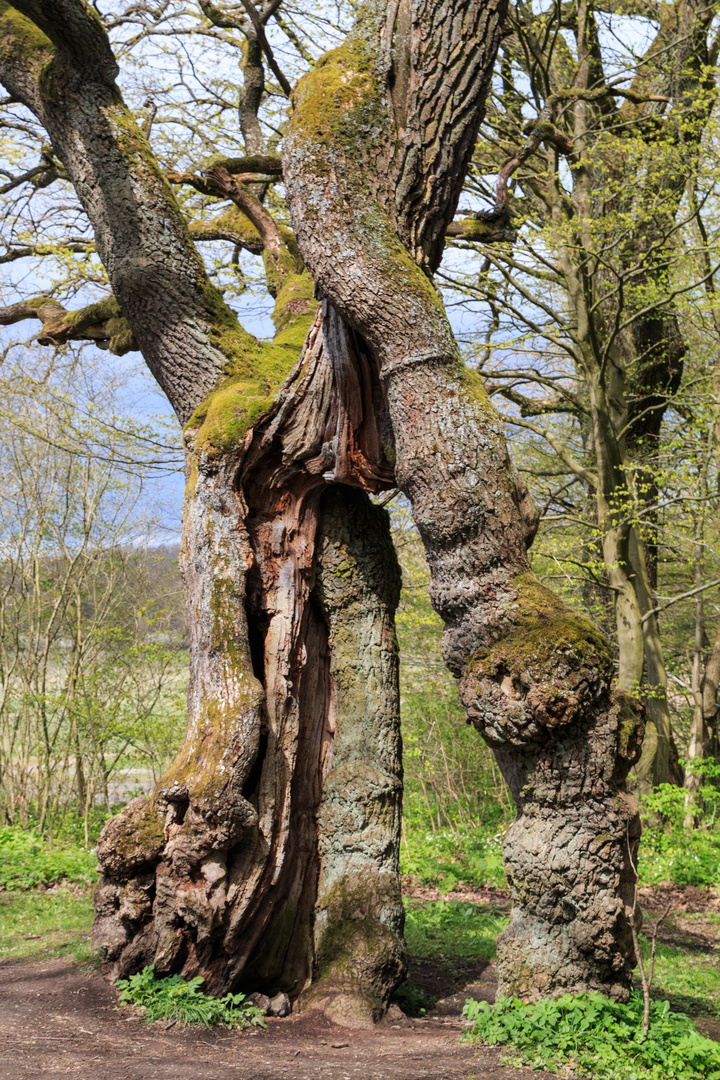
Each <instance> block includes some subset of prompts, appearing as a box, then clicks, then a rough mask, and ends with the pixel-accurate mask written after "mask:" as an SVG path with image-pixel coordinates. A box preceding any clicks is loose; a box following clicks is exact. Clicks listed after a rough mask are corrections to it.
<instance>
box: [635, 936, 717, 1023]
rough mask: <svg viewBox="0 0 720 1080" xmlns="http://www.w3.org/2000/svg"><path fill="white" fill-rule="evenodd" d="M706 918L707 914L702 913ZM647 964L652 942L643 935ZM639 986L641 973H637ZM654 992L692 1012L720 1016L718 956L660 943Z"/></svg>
mask: <svg viewBox="0 0 720 1080" xmlns="http://www.w3.org/2000/svg"><path fill="white" fill-rule="evenodd" d="M699 917H701V918H703V919H704V920H706V921H707V918H708V916H707V915H703V916H699ZM716 918H718V919H720V916H716ZM640 951H641V953H642V956H643V960H644V961H645V966H646V969H647V965H648V963H649V960H650V943H649V942H648V941H646V940H645V939H644V938H642V937H641V938H640ZM635 979H636V983H637V986H638V987H639V985H640V984H639V977H638V976H637V973H636V975H635ZM652 996H653V997H654V998H657V999H659V1000H662V1001H668V1002H669V1003H670V1005H671V1006H672V1008H673V1009H676V1010H679V1011H681V1012H685V1013H689V1014H690V1015H691V1016H720V964H719V963H718V956H717V954H716V955H715V956H713V955H708V954H707V953H702V952H696V951H695V950H691V949H683V948H678V947H675V946H672V945H664V944H661V943H658V946H657V951H656V953H655V971H654V974H653V985H652Z"/></svg>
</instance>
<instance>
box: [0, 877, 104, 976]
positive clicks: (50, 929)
mask: <svg viewBox="0 0 720 1080" xmlns="http://www.w3.org/2000/svg"><path fill="white" fill-rule="evenodd" d="M92 920H93V907H92V904H91V902H90V896H89V894H78V892H77V890H75V889H71V888H58V889H57V890H55V891H53V892H45V893H40V892H37V893H36V892H24V893H4V894H2V895H0V958H2V959H3V960H37V959H43V960H46V959H51V958H57V957H62V958H63V959H67V960H77V961H82V962H88V961H92V960H93V959H94V953H93V950H92V947H91V945H90V927H91V926H92Z"/></svg>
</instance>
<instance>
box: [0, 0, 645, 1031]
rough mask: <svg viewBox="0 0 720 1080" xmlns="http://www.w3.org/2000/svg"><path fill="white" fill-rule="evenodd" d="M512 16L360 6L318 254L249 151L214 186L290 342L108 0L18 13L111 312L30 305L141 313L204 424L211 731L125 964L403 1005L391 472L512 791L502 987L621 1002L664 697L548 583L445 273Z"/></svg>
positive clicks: (476, 712) (202, 593) (318, 186)
mask: <svg viewBox="0 0 720 1080" xmlns="http://www.w3.org/2000/svg"><path fill="white" fill-rule="evenodd" d="M19 13H22V14H19ZM504 13H505V3H504V0H390V2H385V0H369V2H367V3H366V4H364V5H362V6H361V8H360V10H359V13H358V18H357V24H356V27H355V29H354V31H353V32H352V34H351V35H350V37H349V38H348V40H347V42H346V43H345V44H344V45H343V46H342V47H341V48H340V49H338V50H335V51H334V52H332V53H330V54H328V55H327V56H326V57H324V58H323V59H322V60H321V61H320V62H318V64H317V65H316V67H315V69H314V70H313V71H312V72H311V73H310V74H309V75H307V76H306V77H305V78H303V79H302V80H301V81H300V83H299V84H298V86H297V87H296V89H295V91H294V94H293V113H292V116H291V119H290V127H289V132H288V135H287V138H286V141H285V146H284V156H283V167H284V179H285V184H286V190H287V196H288V203H289V206H290V210H291V215H292V221H293V226H294V231H295V238H296V241H297V247H296V244H295V239H293V238H291V237H289V235H288V230H285V231H284V232H283V231H282V230H281V229H280V228H279V227H278V226H277V225H276V224H275V223H274V222H273V220H272V218H271V216H270V215H269V214H268V212H267V211H266V209H265V208H264V207H263V206H262V205H261V204H260V203H259V202H258V201H257V200H256V199H255V198H254V196H251V195H249V193H248V192H247V191H242V190H241V189H240V186H239V184H238V183H236V182H235V181H233V179H232V177H231V176H230V174H229V173H228V172H225V171H224V170H223V169H221V168H214V169H212V170H209V171H208V172H207V173H206V174H205V180H204V181H201V180H200V179H199V178H194V179H193V183H196V184H197V183H204V184H206V185H207V186H208V188H209V189H210V190H211V191H215V192H217V191H220V192H221V193H222V195H223V197H225V198H230V199H232V200H233V201H234V202H235V203H236V205H237V206H238V207H240V208H241V210H242V213H244V214H245V216H246V218H247V221H246V222H245V224H244V225H243V229H244V230H245V232H244V233H243V235H244V236H246V237H249V238H250V239H248V240H247V243H248V244H250V243H252V244H254V245H256V246H257V250H260V251H262V250H264V252H265V256H266V260H267V264H268V266H269V274H268V277H269V279H272V281H273V282H274V284H273V285H272V290H273V295H275V296H276V305H275V313H274V319H275V325H276V328H277V334H276V337H275V339H274V341H273V342H272V343H268V344H265V345H263V344H261V343H258V342H257V341H256V340H255V339H254V338H252V337H251V335H249V334H247V333H246V332H245V331H244V330H243V329H242V327H240V326H239V325H238V323H237V319H236V318H235V316H234V313H233V312H232V311H230V309H228V308H227V307H226V306H225V305H224V304H223V301H222V298H221V297H220V296H219V294H218V293H217V291H216V290H214V288H213V286H212V285H211V283H210V282H209V280H208V278H207V274H206V272H205V269H204V266H203V264H202V261H201V260H200V259H199V257H198V256H197V253H196V252H195V250H194V248H193V246H192V243H191V240H190V238H189V235H188V230H187V228H186V226H185V224H184V222H183V220H182V216H181V215H180V213H179V211H178V208H177V205H176V204H175V201H174V199H173V196H172V192H171V189H170V188H169V186H168V183H167V181H166V178H165V177H163V175H162V173H161V172H160V170H159V168H158V166H157V163H156V162H155V160H154V158H153V156H152V151H151V150H150V148H149V146H148V145H147V141H146V140H145V139H144V137H143V135H142V133H141V132H140V131H139V130H138V128H137V126H136V125H135V122H134V120H133V118H132V116H131V115H130V114H129V112H128V111H127V110H126V108H125V106H124V105H123V103H122V99H121V97H120V94H119V91H118V90H117V87H116V86H115V83H114V79H115V77H116V74H117V65H116V63H115V60H114V58H113V56H112V53H111V51H110V48H109V45H108V42H107V38H106V36H105V34H104V30H103V28H102V25H101V23H100V21H99V20H98V18H97V17H96V16H95V15H94V13H92V11H91V9H90V8H89V7H88V6H87V4H86V3H85V2H84V0H53V2H52V3H51V2H50V0H47V2H46V0H17V3H16V5H15V6H14V7H11V6H10V5H8V4H5V3H0V21H1V25H0V30H2V37H0V75H1V76H2V80H3V82H4V84H5V85H6V86H7V88H8V89H9V91H10V92H11V93H12V94H13V95H15V96H16V97H17V98H18V99H19V100H22V101H23V102H24V103H25V104H26V105H27V106H28V108H30V109H32V110H33V111H34V112H35V114H36V115H37V116H38V117H39V118H40V120H41V121H42V123H43V124H44V126H45V128H46V130H47V131H48V133H49V136H50V138H51V140H52V142H53V147H54V150H55V153H56V154H57V156H58V157H59V159H60V160H61V161H62V162H63V164H64V165H65V168H66V169H67V172H68V175H69V176H70V178H71V179H72V181H73V183H74V185H75V187H76V190H77V192H78V195H79V197H80V199H81V200H82V202H83V205H84V207H85V210H86V212H87V215H88V217H89V219H90V221H91V222H92V224H93V226H94V228H95V231H96V236H97V249H98V252H99V254H100V257H101V258H102V259H103V262H104V264H105V266H106V268H107V270H108V275H109V278H110V282H111V285H112V288H113V293H114V299H113V301H112V303H111V304H110V305H109V306H108V307H103V308H102V311H100V310H95V309H98V308H100V307H101V305H96V306H95V309H94V310H92V311H90V310H89V309H88V311H86V312H84V313H80V314H78V313H64V312H61V313H58V311H57V307H55V308H53V309H52V311H50V313H49V314H48V313H47V310H46V308H47V305H43V304H41V303H39V302H34V304H33V305H26V310H25V314H24V315H22V316H21V317H38V318H41V319H42V320H44V329H43V336H44V339H46V340H48V341H52V340H66V339H67V335H68V334H71V333H72V332H73V328H74V330H75V331H76V332H79V331H78V327H87V326H90V325H91V326H92V327H93V334H94V336H95V337H100V338H102V336H103V335H105V337H106V338H107V339H108V340H109V341H110V343H111V345H112V343H113V342H114V341H117V338H118V323H121V324H122V327H125V328H126V331H127V333H128V334H130V335H131V336H132V339H133V340H134V341H135V342H136V343H137V344H138V345H139V346H140V348H141V349H142V351H143V355H144V356H145V358H146V360H147V362H148V364H149V366H150V368H151V370H152V371H153V374H154V375H155V377H156V378H157V380H158V382H159V383H160V385H161V386H162V387H163V389H164V390H165V392H166V393H167V395H168V398H169V400H170V401H171V403H172V405H173V407H174V408H175V410H176V412H177V414H178V416H179V417H180V418H181V420H182V421H183V422H185V423H186V428H185V442H186V451H187V477H188V483H187V494H186V499H185V507H184V514H183V543H182V559H181V562H182V572H183V578H184V582H185V589H186V595H187V602H188V613H189V619H190V626H191V684H190V694H189V700H188V724H187V734H186V738H185V741H184V743H183V746H182V747H181V749H180V751H179V754H178V757H177V759H176V761H175V762H174V764H173V765H172V767H171V768H170V770H169V772H168V773H167V774H166V775H165V776H164V777H163V778H162V779H161V780H160V782H159V784H158V785H157V788H156V790H155V791H154V792H153V794H152V795H151V797H150V798H148V799H141V800H136V801H134V802H133V803H131V804H130V805H129V806H128V807H127V808H126V809H125V810H124V811H123V812H122V813H121V814H120V815H119V816H118V817H117V818H115V819H114V820H113V821H112V822H110V823H109V825H108V826H107V827H106V829H105V830H104V833H103V835H102V838H101V841H100V844H99V847H98V856H99V860H100V865H101V869H102V874H103V876H102V881H101V883H100V885H99V886H98V889H97V892H96V897H95V903H96V908H97V919H96V923H95V928H94V940H95V942H96V944H97V945H98V946H100V947H101V948H102V949H104V951H105V954H106V956H107V958H108V960H109V961H110V963H111V964H112V971H113V973H114V974H116V975H118V974H126V973H128V972H131V971H134V970H137V969H139V968H141V967H142V966H143V965H144V964H147V963H153V964H154V965H155V968H156V970H157V971H158V972H159V973H162V974H165V973H168V972H171V971H172V972H174V971H179V972H182V973H185V974H186V975H189V974H192V975H196V974H201V975H203V976H204V977H205V978H206V980H207V984H208V988H209V989H210V990H212V991H214V992H220V991H222V990H225V989H228V988H236V987H241V988H244V989H247V990H255V989H264V990H272V991H274V990H278V989H282V990H285V991H286V992H287V993H288V994H289V995H290V997H291V998H292V999H293V1000H294V1001H297V1002H298V1004H299V1007H303V1005H305V1006H308V1007H309V1006H313V1007H318V1008H322V1009H323V1010H324V1011H325V1012H326V1013H328V1014H329V1015H330V1016H332V1017H333V1018H335V1019H340V1020H342V1021H343V1022H346V1023H353V1024H369V1023H371V1022H372V1021H373V1020H375V1019H377V1018H378V1017H379V1016H380V1015H382V1013H383V1011H384V1009H385V1008H386V1006H387V1003H388V1000H389V997H390V994H391V992H392V990H393V989H394V987H395V986H396V985H397V984H398V983H399V982H400V981H401V980H402V978H403V974H404V971H405V949H404V944H403V940H402V920H403V916H402V907H401V903H400V888H399V877H398V842H399V822H400V797H401V765H400V735H399V727H398V693H397V649H396V643H395V637H394V631H393V612H394V609H395V605H396V603H397V597H398V587H399V576H398V567H397V561H396V559H395V556H394V553H393V551H392V545H391V543H390V538H389V529H388V520H387V515H386V514H385V512H384V511H382V510H379V509H378V508H377V507H374V506H372V505H371V503H370V501H369V499H368V496H367V494H366V492H379V491H382V490H384V489H386V488H389V487H391V486H394V485H399V486H400V487H401V488H402V489H403V491H404V492H405V493H406V494H407V496H408V498H409V500H410V502H411V505H412V509H413V514H414V517H415V520H416V522H417V525H418V527H419V529H420V533H421V536H422V539H423V542H424V544H425V549H426V552H427V556H428V561H429V564H430V568H431V572H432V598H433V603H434V604H435V606H436V608H437V610H438V611H439V613H440V614H441V616H442V618H443V619H444V621H445V627H446V629H445V639H444V649H445V657H446V660H447V663H448V665H449V666H450V668H451V670H452V671H454V672H455V674H456V675H457V676H458V677H459V678H460V680H461V682H460V686H461V694H462V698H463V701H464V703H465V707H466V709H467V715H468V719H469V721H470V722H472V723H473V724H474V725H475V726H476V727H477V729H478V731H479V732H480V734H481V735H482V737H483V738H485V739H486V740H487V742H488V743H489V744H490V745H491V746H492V747H493V748H494V749H495V751H496V753H497V756H498V760H499V762H500V765H501V768H502V769H503V772H504V774H505V776H506V777H507V779H508V782H509V783H510V786H511V788H512V791H513V794H514V797H515V799H516V802H517V805H518V818H517V821H516V822H515V824H514V825H513V827H512V829H511V830H510V833H509V835H508V840H507V843H506V865H507V868H508V877H509V880H510V883H511V886H512V889H513V897H514V907H513V915H512V922H511V926H510V928H509V930H507V931H506V932H505V933H504V934H503V936H502V938H501V941H500V944H499V965H498V966H499V975H500V984H501V989H502V990H504V991H505V992H510V993H515V994H519V995H521V996H527V997H536V996H539V995H546V994H552V993H557V992H561V991H563V990H566V989H571V990H586V989H590V988H592V989H601V990H604V991H606V992H608V993H611V994H613V995H615V996H617V997H619V998H622V997H624V996H626V995H627V993H628V989H629V976H630V968H631V959H630V957H631V941H630V927H629V921H628V920H629V918H630V917H631V914H630V913H631V896H630V893H631V891H632V883H633V873H632V860H633V858H634V848H635V846H636V843H637V835H638V828H637V815H636V807H635V804H634V802H633V800H632V799H631V798H630V797H629V796H628V795H627V794H626V792H625V790H624V786H623V784H624V779H625V775H626V773H627V770H628V768H629V766H630V764H631V762H632V761H633V760H634V758H635V756H636V753H637V747H638V739H639V732H640V729H641V724H640V718H639V716H638V714H637V711H636V708H635V706H634V704H633V702H632V701H631V700H630V699H628V698H626V697H625V696H623V695H622V694H620V695H618V696H616V697H615V698H613V696H612V695H611V693H610V677H611V668H612V665H611V655H610V650H609V647H608V645H607V643H606V642H605V640H604V639H603V638H602V636H601V635H600V634H599V633H598V632H597V631H596V630H595V629H594V627H593V626H592V625H591V624H590V623H589V622H588V621H587V620H586V619H584V618H582V617H581V616H579V615H577V614H575V613H573V612H572V611H570V610H568V609H567V608H565V607H564V605H563V604H562V603H561V602H560V601H559V600H558V599H557V598H556V597H555V596H554V595H553V594H552V593H551V592H550V591H549V590H547V589H545V588H544V587H543V586H542V585H540V584H539V583H538V582H537V581H536V579H535V578H534V577H533V575H532V573H531V572H530V569H529V562H528V557H527V550H526V549H527V544H528V543H529V541H530V539H531V538H532V534H533V531H534V528H535V524H536V521H535V512H534V508H533V507H532V504H531V502H530V500H529V498H528V495H527V492H526V491H525V489H524V488H523V485H522V484H521V482H520V481H519V479H518V478H517V476H516V475H515V473H514V471H513V469H512V466H511V464H510V460H509V458H508V455H507V450H506V447H505V443H504V440H503V437H502V433H501V427H500V422H499V420H498V417H497V415H496V414H495V412H494V410H493V409H492V407H491V406H490V404H489V402H488V399H487V395H486V393H485V390H484V387H483V385H482V383H481V380H480V379H479V378H478V377H477V375H475V374H474V373H473V372H470V371H468V370H467V369H466V367H465V365H464V364H463V361H462V358H461V356H460V353H459V350H458V347H457V344H456V342H455V340H454V338H453V335H452V332H451V329H450V326H449V323H448V321H447V318H446V316H445V313H444V310H443V307H442V303H441V301H440V298H439V296H438V293H437V292H436V290H435V287H434V285H433V282H432V275H433V272H434V271H435V269H436V268H437V266H438V265H439V261H440V258H441V255H442V248H443V242H444V235H445V230H446V228H447V227H448V224H449V222H450V221H451V220H452V217H453V214H454V211H455V209H456V206H457V200H458V197H459V194H460V190H461V187H462V183H463V177H464V175H465V171H466V169H467V166H468V163H469V160H470V155H471V153H472V149H473V145H474V141H475V138H476V135H477V131H478V127H479V124H480V120H481V118H482V114H483V108H484V101H485V95H486V92H487V89H488V86H489V83H490V78H491V73H492V66H493V62H494V59H495V54H496V50H497V44H498V39H499V34H500V31H501V28H502V20H503V17H504ZM250 165H252V162H250ZM261 167H264V166H261ZM174 182H182V177H180V178H179V179H178V177H177V176H176V177H175V181H174ZM253 230H254V231H253ZM298 247H299V251H298ZM253 250H255V248H253ZM308 271H309V273H308ZM310 275H311V276H310ZM313 292H314V293H315V295H320V296H321V297H322V304H321V305H320V306H316V304H315V301H314V299H313ZM113 304H114V305H115V307H113V306H112V305H113ZM118 305H119V307H118ZM43 312H44V314H43ZM15 317H18V316H17V311H15V312H14V314H13V315H12V318H15ZM123 318H124V320H126V323H124V322H123ZM93 319H94V320H95V321H94V322H93V321H92V320H93ZM45 320H47V326H46V325H45ZM123 332H125V330H123ZM303 338H304V339H305V340H304V345H303V344H302V342H303ZM298 356H299V359H298ZM296 360H297V363H295V361H296ZM293 364H294V367H293Z"/></svg>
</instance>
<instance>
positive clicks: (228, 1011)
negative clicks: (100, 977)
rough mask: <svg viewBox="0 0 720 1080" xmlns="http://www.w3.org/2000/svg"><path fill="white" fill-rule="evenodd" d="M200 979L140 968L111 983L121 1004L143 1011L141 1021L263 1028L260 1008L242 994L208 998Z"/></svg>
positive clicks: (263, 1023) (202, 980) (151, 968)
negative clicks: (118, 992) (157, 972)
mask: <svg viewBox="0 0 720 1080" xmlns="http://www.w3.org/2000/svg"><path fill="white" fill-rule="evenodd" d="M204 981H205V980H204V979H203V978H202V977H200V976H198V977H197V978H195V979H190V980H189V981H187V982H186V981H185V979H183V978H182V977H181V976H180V975H169V976H168V977H167V978H164V979H160V978H158V977H157V975H156V974H155V969H154V968H153V967H146V968H143V970H142V971H139V972H138V973H137V974H136V975H131V976H130V978H129V979H119V980H118V982H116V983H115V985H116V987H117V988H118V990H120V991H121V993H120V1003H121V1004H122V1005H135V1006H136V1007H137V1008H140V1009H142V1011H143V1020H147V1021H148V1022H149V1023H152V1022H153V1021H154V1020H176V1021H179V1023H181V1024H203V1025H204V1026H205V1027H211V1026H212V1025H213V1024H226V1025H227V1026H228V1027H232V1028H238V1027H239V1028H245V1027H250V1026H251V1025H252V1026H254V1027H265V1020H264V1019H263V1012H262V1009H258V1008H257V1007H256V1006H255V1005H253V1004H252V1002H250V1001H248V1000H247V998H246V997H245V995H244V994H226V995H225V997H223V998H212V997H208V995H207V994H204V993H203V992H202V990H201V989H200V987H201V986H202V984H203V983H204Z"/></svg>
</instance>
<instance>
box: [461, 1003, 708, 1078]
mask: <svg viewBox="0 0 720 1080" xmlns="http://www.w3.org/2000/svg"><path fill="white" fill-rule="evenodd" d="M463 1015H464V1016H465V1017H466V1018H467V1019H468V1020H470V1021H472V1027H471V1029H470V1031H469V1032H468V1033H467V1034H466V1036H465V1038H466V1039H481V1040H482V1041H483V1042H485V1043H487V1044H488V1045H490V1046H495V1045H497V1044H502V1045H510V1046H512V1047H513V1048H514V1051H515V1053H514V1054H511V1055H510V1056H509V1058H508V1062H509V1063H510V1064H513V1065H514V1064H523V1065H531V1066H532V1067H533V1068H535V1069H550V1070H553V1071H558V1070H563V1071H564V1066H566V1065H569V1066H570V1067H571V1068H572V1070H573V1072H574V1073H575V1074H580V1075H587V1076H591V1077H592V1078H593V1080H618V1078H619V1077H622V1078H623V1080H720V1046H719V1045H718V1044H717V1043H715V1042H711V1041H710V1040H709V1039H706V1038H705V1037H704V1036H702V1035H700V1034H699V1033H698V1032H697V1031H696V1030H695V1028H694V1026H693V1023H692V1020H691V1019H690V1018H689V1017H688V1016H684V1015H682V1014H678V1013H672V1012H670V1007H669V1005H668V1002H667V1001H662V1002H660V1001H655V1002H653V1004H652V1007H651V1013H650V1030H649V1033H648V1035H647V1036H645V1035H644V1034H643V1031H642V1027H641V1021H642V1015H643V1001H642V997H641V996H640V995H638V994H634V995H633V996H632V997H631V999H630V1001H629V1003H628V1004H627V1005H620V1004H619V1003H618V1002H614V1001H610V1000H609V999H608V998H606V997H603V995H602V994H576V995H573V994H564V995H563V996H562V997H560V998H558V999H557V1000H555V1001H538V1002H536V1003H535V1004H532V1005H525V1004H524V1003H523V1002H521V1001H518V1000H510V999H507V998H498V1000H497V1002H496V1004H495V1005H494V1006H490V1005H488V1004H487V1002H484V1001H480V1002H478V1001H468V1002H467V1003H466V1005H465V1010H464V1013H463Z"/></svg>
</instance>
